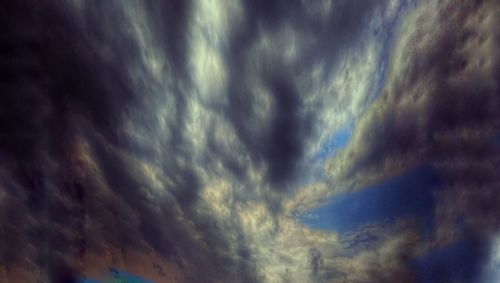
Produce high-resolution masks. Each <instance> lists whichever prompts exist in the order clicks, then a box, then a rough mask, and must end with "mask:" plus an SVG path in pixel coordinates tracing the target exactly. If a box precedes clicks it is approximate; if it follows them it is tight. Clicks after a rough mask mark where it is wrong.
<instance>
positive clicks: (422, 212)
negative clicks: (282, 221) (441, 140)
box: [306, 166, 438, 234]
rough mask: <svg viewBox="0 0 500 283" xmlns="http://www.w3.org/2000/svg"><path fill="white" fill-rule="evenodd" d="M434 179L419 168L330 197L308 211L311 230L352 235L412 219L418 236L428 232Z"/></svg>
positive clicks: (432, 173) (423, 168) (425, 168)
mask: <svg viewBox="0 0 500 283" xmlns="http://www.w3.org/2000/svg"><path fill="white" fill-rule="evenodd" d="M437 187H438V180H437V176H436V174H435V173H434V171H433V169H432V168H431V167H430V166H421V167H418V168H415V169H412V170H410V171H408V172H406V173H404V174H402V175H399V176H396V177H393V178H391V179H389V180H387V181H384V182H382V183H379V184H376V185H373V186H370V187H367V188H364V189H361V190H358V191H354V192H349V193H343V194H340V195H336V196H334V197H332V198H331V199H330V200H329V202H328V203H327V204H326V205H323V206H320V207H317V208H315V209H312V210H310V211H308V213H310V214H311V215H313V216H314V217H311V218H310V220H309V221H307V222H306V225H308V226H309V227H310V228H311V229H320V230H332V231H336V232H339V233H346V232H353V231H355V230H356V229H357V228H359V227H361V226H364V225H367V224H375V223H381V222H385V221H393V220H396V219H397V218H399V217H408V216H413V217H415V218H417V219H418V220H419V223H420V224H421V228H422V232H425V233H426V234H427V233H428V232H430V231H432V226H433V218H434V191H435V190H436V188H437Z"/></svg>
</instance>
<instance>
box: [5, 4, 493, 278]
mask: <svg viewBox="0 0 500 283" xmlns="http://www.w3.org/2000/svg"><path fill="white" fill-rule="evenodd" d="M436 3H437V2H436ZM450 3H451V2H444V3H441V2H440V3H439V4H435V2H433V1H423V3H421V4H419V6H418V8H417V10H416V11H415V12H414V13H412V14H409V15H408V17H409V18H408V20H407V21H405V25H404V26H403V27H402V28H401V31H400V33H399V35H398V36H397V37H394V38H393V35H392V34H393V33H394V31H393V30H394V29H395V25H396V24H397V23H398V20H397V19H398V18H400V17H402V16H403V14H401V13H402V10H403V9H405V8H404V7H406V6H408V5H410V4H412V2H411V1H368V2H367V1H344V0H339V1H323V0H321V1H313V2H310V1H287V2H283V1H251V2H248V1H242V2H238V1H236V2H235V1H206V2H205V1H204V2H196V1H146V2H141V1H133V0H126V1H107V2H102V3H87V2H84V1H64V2H57V3H56V2H55V1H42V2H40V3H38V4H36V5H33V4H32V3H28V2H27V1H17V2H16V3H11V4H7V7H6V10H5V11H7V14H6V15H5V16H4V17H1V18H2V24H1V25H0V26H1V27H2V29H4V33H3V34H4V36H3V37H2V41H3V42H2V46H5V47H2V48H0V49H1V50H0V52H2V53H5V54H4V55H5V56H3V55H2V63H1V64H2V67H1V71H2V75H1V76H2V78H1V80H2V93H7V94H8V95H5V96H4V97H2V98H1V103H0V211H2V214H1V215H2V217H1V224H0V228H1V229H0V235H1V236H2V237H1V238H2V239H7V244H6V245H2V246H0V255H1V257H0V265H1V266H2V270H11V271H5V273H8V274H10V275H9V276H8V277H9V278H8V279H9V280H12V281H15V280H18V279H19V278H20V277H16V276H24V275H19V274H22V273H23V272H25V273H26V272H28V273H30V274H31V275H30V276H32V277H34V278H35V277H37V278H39V279H40V280H44V281H47V282H68V281H69V280H73V279H74V278H75V277H81V276H90V275H91V274H92V275H95V273H96V272H97V271H102V270H105V267H103V266H99V265H106V264H114V265H117V266H120V267H121V268H126V267H127V266H131V267H133V268H134V270H148V271H147V272H154V270H156V269H155V268H153V269H151V268H146V267H144V268H142V267H141V268H139V267H137V265H138V263H137V262H134V259H133V256H131V254H136V255H137V257H140V258H142V259H143V260H141V261H144V262H148V263H151V264H156V265H157V266H163V268H165V269H167V270H172V272H173V273H174V274H178V275H179V276H178V279H179V280H184V282H281V281H286V280H288V281H290V282H328V281H333V282H343V281H344V280H349V281H353V282H373V280H376V279H373V278H380V281H384V280H385V281H393V280H396V278H398V279H401V278H404V280H406V282H411V280H413V279H412V273H411V271H410V270H409V268H408V265H407V263H408V261H409V259H410V258H411V257H412V256H414V254H418V253H419V252H422V253H423V252H425V250H426V249H427V247H428V245H429V246H430V245H431V244H436V245H438V244H439V243H441V242H443V243H444V242H449V241H451V240H450V239H452V238H453V239H454V237H456V236H455V235H452V236H450V235H448V234H450V233H451V232H449V231H455V230H456V229H455V230H453V229H448V228H450V227H454V226H453V225H454V224H452V223H454V220H455V219H456V218H457V217H458V216H460V217H463V218H464V219H465V222H466V223H467V225H470V226H471V227H472V229H476V230H480V231H485V233H486V231H493V230H495V229H496V227H497V226H498V225H497V223H496V222H495V221H496V220H495V219H494V215H495V214H496V213H495V212H496V210H497V207H496V205H495V203H493V200H496V199H497V197H498V196H497V194H496V193H495V190H494V189H493V187H494V186H496V185H498V181H497V179H496V177H495V173H494V168H496V167H495V165H496V164H497V163H498V154H497V152H496V151H495V150H494V146H495V145H494V144H493V143H494V142H493V141H492V140H491V142H490V139H491V137H493V136H496V135H497V133H498V123H497V122H498V121H500V120H499V119H498V116H497V115H496V112H495V110H496V107H497V106H498V105H497V104H498V98H497V97H496V95H495V94H496V93H497V92H498V86H497V84H496V81H498V76H499V69H498V65H499V64H498V58H497V57H498V56H496V54H495V53H494V50H496V49H497V48H496V47H497V45H498V34H495V33H494V32H493V31H494V27H495V26H496V22H497V21H496V20H495V18H494V17H493V16H492V15H493V13H494V11H497V10H498V7H497V5H495V4H494V3H493V1H482V2H478V3H477V4H474V5H473V4H471V3H469V4H467V3H466V2H460V3H459V4H457V5H452V4H450ZM468 5H471V6H468ZM495 9H496V10H495ZM461 18H464V24H463V25H459V27H457V24H456V23H457V21H459V19H461ZM424 19H425V20H424ZM393 39H394V42H395V43H394V44H395V45H394V49H392V48H391V44H392V43H391V42H392V40H393ZM3 43H5V44H3ZM390 50H392V52H391V53H389V51H390ZM389 55H390V60H389V61H388V62H389V64H387V62H386V61H387V57H388V56H389ZM4 57H5V60H4ZM378 89H382V94H381V95H380V96H379V97H377V92H378ZM372 101H374V102H373V104H371V103H372ZM491 121H493V122H491ZM353 124H355V128H354V131H353V133H354V135H353V137H352V139H351V140H349V141H348V144H347V146H346V148H345V149H343V150H335V152H337V154H336V156H334V157H332V159H331V160H330V163H329V164H328V166H327V170H328V172H327V173H328V174H330V177H331V179H329V180H324V179H319V180H318V179H315V180H312V182H309V181H310V180H311V179H314V178H316V177H317V176H318V175H320V174H318V173H317V172H316V171H315V170H317V168H319V167H321V166H322V165H323V164H319V163H313V164H312V163H311V160H312V157H313V156H315V155H317V153H318V152H320V150H321V147H322V146H323V145H324V144H325V143H327V142H328V140H329V139H330V137H331V136H332V135H333V134H334V133H336V132H337V131H338V130H339V129H342V128H345V127H346V125H353ZM423 162H427V163H430V164H431V165H432V166H433V168H434V169H435V170H437V171H438V173H439V174H440V176H442V178H443V179H444V180H445V184H446V186H447V188H448V189H447V190H445V191H444V192H443V193H442V195H440V196H439V204H438V206H437V207H436V214H437V218H438V220H439V221H440V223H442V224H443V228H442V229H441V228H440V229H438V231H437V232H436V234H437V235H438V236H436V239H437V240H436V241H435V242H436V243H434V242H433V243H431V244H429V243H424V244H422V243H420V239H419V238H418V236H417V235H416V234H417V233H416V232H415V231H414V227H413V225H412V222H411V221H409V220H402V221H401V222H400V223H398V224H397V225H395V227H393V226H390V225H376V224H374V225H373V226H369V227H362V228H360V229H359V231H354V232H353V233H352V234H350V235H346V236H342V235H338V234H337V233H334V232H331V233H330V232H322V231H313V230H310V229H308V228H307V227H306V226H304V225H303V224H301V223H299V222H298V221H297V217H296V216H297V215H300V214H303V213H306V212H307V210H308V209H310V208H312V207H315V206H317V205H318V204H320V203H322V202H323V201H324V200H325V199H326V197H328V196H330V195H333V194H336V193H338V192H341V191H345V190H349V189H358V188H359V187H361V186H363V185H366V184H369V183H373V182H378V181H380V180H381V179H384V178H386V177H388V176H392V175H394V174H396V173H397V172H401V171H404V170H405V169H407V168H411V167H413V166H414V165H416V164H420V163H423ZM311 176H313V177H314V178H312V177H311ZM473 188H474V189H473ZM463 196H467V197H463ZM453 203H455V204H458V205H457V206H456V208H453V207H452V205H451V204H453ZM478 207H480V208H481V209H479V208H478ZM478 227H479V228H478ZM480 227H483V228H480ZM447 231H448V232H447ZM488 233H489V232H488ZM373 238H375V239H376V240H373V241H372V240H371V239H373ZM89 258H91V259H94V260H92V262H95V263H92V264H95V265H92V264H90V265H92V266H91V268H90V267H89V270H93V271H92V272H94V271H95V272H94V273H92V272H91V271H89V270H86V267H88V265H89ZM153 258H154V259H153ZM9 268H10V269H9ZM17 269H21V270H22V272H18V271H17ZM12 270H13V271H12ZM30 271H33V272H30ZM2 272H3V271H2ZM155 276H160V277H161V276H162V275H161V274H156V275H155ZM168 276H170V275H168ZM0 278H1V277H0ZM155 278H157V277H155ZM169 278H170V277H169ZM19 280H20V279H19ZM370 280H372V281H370Z"/></svg>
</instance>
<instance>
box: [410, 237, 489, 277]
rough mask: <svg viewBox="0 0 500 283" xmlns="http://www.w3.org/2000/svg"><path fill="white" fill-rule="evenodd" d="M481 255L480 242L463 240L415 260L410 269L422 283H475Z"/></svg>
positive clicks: (471, 239)
mask: <svg viewBox="0 0 500 283" xmlns="http://www.w3.org/2000/svg"><path fill="white" fill-rule="evenodd" d="M482 260H483V253H482V248H481V245H480V242H479V241H478V240H477V239H474V238H472V237H471V238H465V239H461V240H458V241H455V242H453V243H451V244H448V245H446V246H444V247H442V248H439V249H435V250H431V251H429V252H428V253H426V254H424V255H422V256H419V257H417V258H415V259H414V260H413V261H412V262H411V266H412V268H413V269H414V270H415V271H416V273H417V276H418V277H419V279H420V282H422V283H436V282H464V283H466V282H471V283H472V282H476V279H477V276H478V275H479V273H480V271H481V266H482Z"/></svg>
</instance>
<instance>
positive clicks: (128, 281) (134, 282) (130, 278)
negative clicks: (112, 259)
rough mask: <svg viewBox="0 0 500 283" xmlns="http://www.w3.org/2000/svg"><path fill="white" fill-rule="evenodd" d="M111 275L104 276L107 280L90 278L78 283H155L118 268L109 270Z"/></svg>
mask: <svg viewBox="0 0 500 283" xmlns="http://www.w3.org/2000/svg"><path fill="white" fill-rule="evenodd" d="M109 271H110V274H109V275H108V276H104V277H105V278H107V279H103V280H93V279H88V278H82V279H79V280H78V281H77V283H111V282H112V283H118V282H120V283H154V281H152V280H148V279H144V278H141V277H139V276H136V275H133V274H130V273H128V272H126V271H122V270H118V269H116V268H110V269H109Z"/></svg>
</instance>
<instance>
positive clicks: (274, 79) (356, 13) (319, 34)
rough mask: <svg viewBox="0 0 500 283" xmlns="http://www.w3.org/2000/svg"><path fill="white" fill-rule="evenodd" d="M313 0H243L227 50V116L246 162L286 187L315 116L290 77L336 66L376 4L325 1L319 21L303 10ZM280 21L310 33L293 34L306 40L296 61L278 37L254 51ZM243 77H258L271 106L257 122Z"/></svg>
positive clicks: (251, 86) (252, 93)
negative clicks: (240, 18)
mask: <svg viewBox="0 0 500 283" xmlns="http://www.w3.org/2000/svg"><path fill="white" fill-rule="evenodd" d="M320 3H321V1H318V2H315V3H305V2H304V1H287V2H283V1H251V2H245V4H244V10H245V17H244V24H243V25H242V26H241V27H238V28H237V29H236V31H235V33H234V36H233V37H232V39H231V45H230V48H229V53H228V55H227V56H228V59H229V62H230V66H229V70H230V71H229V76H230V82H229V91H228V92H229V93H228V94H229V109H228V110H227V111H226V113H227V118H228V119H229V120H230V121H231V123H232V124H233V125H234V127H235V128H236V131H237V133H238V135H239V137H240V139H241V140H242V141H243V142H244V144H245V145H246V146H247V149H248V150H249V151H250V154H251V155H252V158H253V160H254V161H255V162H257V163H263V164H264V165H265V166H267V168H268V176H267V177H268V179H269V181H270V182H271V183H272V184H273V186H272V188H277V189H281V190H284V189H288V188H289V185H287V183H290V181H292V180H294V177H295V176H296V172H297V169H298V168H300V166H303V165H304V164H301V161H302V159H303V154H304V147H305V145H306V143H307V141H308V140H309V139H310V138H311V134H316V133H315V129H313V125H314V122H315V120H316V119H317V117H316V115H317V114H316V113H315V112H314V111H304V99H305V98H306V97H307V94H306V93H300V91H299V89H298V85H297V78H298V76H300V75H301V74H303V72H307V70H309V69H310V68H311V67H312V66H313V65H314V64H315V63H318V62H322V63H324V64H327V65H336V60H337V58H338V56H339V55H341V54H342V53H343V52H344V50H343V49H344V48H346V47H347V46H350V45H355V44H356V43H357V40H358V39H359V37H360V36H361V35H362V33H363V29H364V28H366V24H367V23H368V22H369V19H370V18H371V16H372V14H373V13H375V11H376V10H377V8H380V6H382V5H383V3H382V2H380V1H379V2H376V1H368V2H367V1H363V2H361V1H333V2H332V3H331V6H327V7H326V8H323V10H322V11H321V12H323V13H324V18H325V19H324V21H319V20H318V19H319V18H320V17H319V15H315V14H310V13H311V12H309V13H308V9H310V8H311V7H313V6H314V5H319V4H320ZM377 3H378V4H377ZM379 5H380V6H379ZM287 26H291V27H293V28H294V29H296V30H298V31H300V32H303V33H305V34H307V35H308V36H310V38H305V39H301V40H304V41H311V43H309V42H307V44H310V46H308V47H307V49H306V50H305V51H304V52H303V54H301V57H300V58H298V61H297V62H295V63H292V64H289V63H287V62H286V60H285V59H284V58H283V57H281V58H280V56H282V54H283V52H285V50H283V49H284V48H283V45H282V44H281V43H280V42H276V43H275V45H274V46H271V47H270V49H271V50H257V51H255V50H254V48H256V45H257V44H258V41H259V40H260V38H261V37H263V36H269V35H271V36H273V34H276V33H278V31H279V30H280V29H282V28H286V27H287ZM312 42H314V43H312ZM252 51H253V52H255V53H252ZM270 52H277V54H278V55H273V54H270ZM253 64H255V65H257V66H258V67H257V70H251V71H249V70H248V68H242V66H248V65H253ZM249 77H255V78H256V80H261V81H262V84H263V88H264V89H267V90H268V91H269V92H270V94H269V96H270V98H271V101H272V103H273V104H274V105H275V106H274V107H273V108H272V110H271V112H272V114H271V115H270V116H269V117H267V118H266V119H265V120H264V122H262V121H259V120H257V119H256V116H258V114H259V113H258V111H259V110H260V109H258V108H259V106H258V103H257V101H256V98H255V88H256V85H255V84H256V82H255V81H254V80H249ZM256 108H257V109H256Z"/></svg>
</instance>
